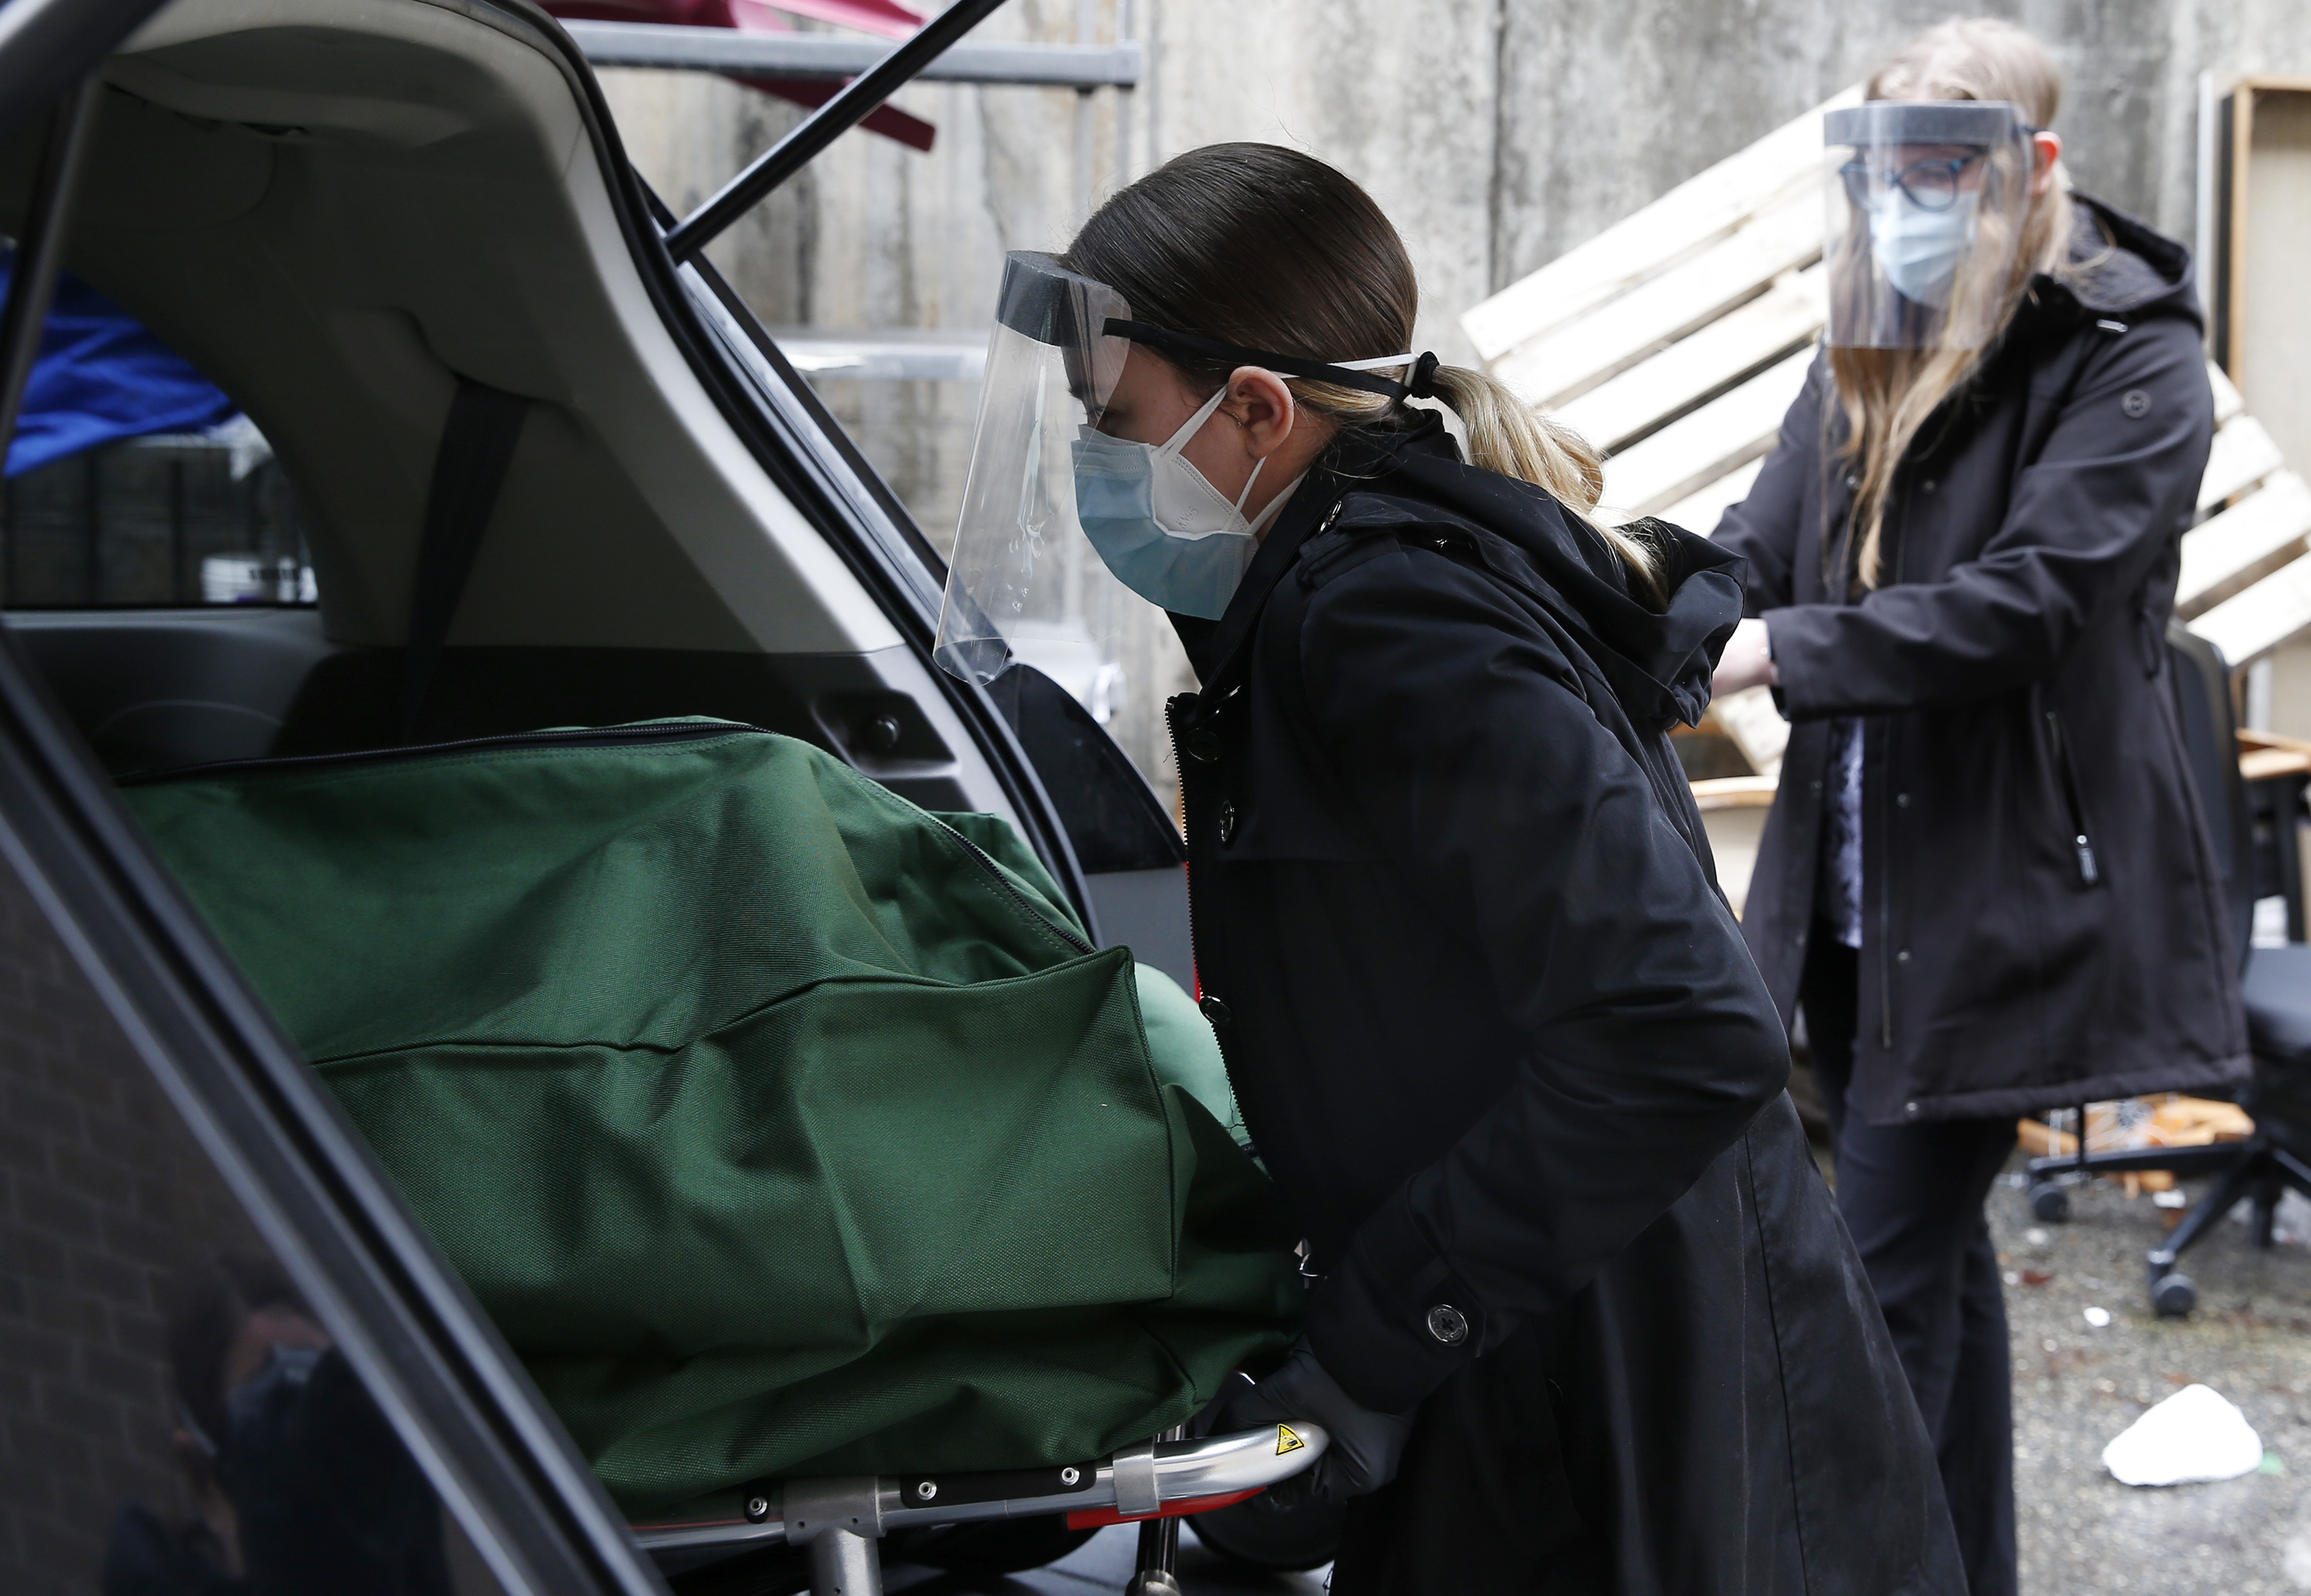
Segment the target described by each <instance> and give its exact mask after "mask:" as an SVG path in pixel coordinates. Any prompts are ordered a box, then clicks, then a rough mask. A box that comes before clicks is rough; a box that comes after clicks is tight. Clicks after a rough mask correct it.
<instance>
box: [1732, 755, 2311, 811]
mask: <svg viewBox="0 0 2311 1596" xmlns="http://www.w3.org/2000/svg"><path fill="white" fill-rule="evenodd" d="M2297 757H2298V758H2299V757H2301V756H2300V755H2297ZM1689 785H1690V786H1691V787H1692V788H1693V807H1695V808H1696V809H1698V810H1700V811H1701V812H1702V813H1703V814H1704V815H1706V814H1708V813H1710V812H1711V811H1712V810H1715V809H1770V808H1772V807H1774V794H1775V792H1777V791H1779V790H1780V789H1781V785H1782V779H1781V778H1780V777H1779V776H1713V777H1711V778H1710V779H1709V780H1707V781H1695V782H1692V783H1690V784H1689Z"/></svg>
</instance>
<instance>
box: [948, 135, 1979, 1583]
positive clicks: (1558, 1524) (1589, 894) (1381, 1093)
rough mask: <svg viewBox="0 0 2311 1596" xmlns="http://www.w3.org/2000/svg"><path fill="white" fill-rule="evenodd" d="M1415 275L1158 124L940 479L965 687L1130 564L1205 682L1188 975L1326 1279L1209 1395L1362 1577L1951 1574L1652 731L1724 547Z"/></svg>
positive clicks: (1291, 175)
mask: <svg viewBox="0 0 2311 1596" xmlns="http://www.w3.org/2000/svg"><path fill="white" fill-rule="evenodd" d="M1417 308H1418V301H1417V290H1416V286H1415V283H1414V277H1413V273H1412V269H1411V266H1410V263H1409V261H1408V259H1407V257H1406V255H1405V252H1404V249H1403V246H1402V244H1401V243H1400V240H1399V239H1398V237H1397V235H1396V232H1395V231H1394V230H1393V229H1392V228H1391V226H1390V225H1389V223H1388V222H1387V220H1386V219H1385V218H1384V217H1383V216H1382V214H1380V212H1379V211H1378V210H1377V209H1376V208H1375V207H1374V205H1373V204H1372V202H1371V200H1370V199H1369V198H1368V197H1367V196H1365V194H1364V193H1363V192H1362V191H1361V190H1360V189H1358V188H1356V186H1355V185H1354V184H1353V183H1351V182H1349V181H1348V180H1347V179H1346V178H1344V177H1342V176H1341V175H1340V174H1339V173H1338V172H1336V171H1334V170H1331V169H1330V168H1329V167H1326V166H1324V165H1322V164H1321V163H1320V162H1318V161H1313V160H1312V159H1310V158H1309V157H1307V156H1305V155H1302V154H1298V153H1294V152H1291V151H1288V150H1282V149H1277V148H1272V147H1269V146H1264V145H1251V144H1236V145H1222V146H1216V147H1213V148H1209V149H1205V150H1199V151H1197V152H1194V153H1190V154H1188V155H1183V156H1182V157H1180V158H1179V159H1177V160H1175V161H1172V162H1170V163H1169V164H1168V165H1166V166H1164V167H1163V168H1162V169H1161V170H1157V171H1156V172H1154V173H1151V174H1150V175H1148V176H1147V177H1146V178H1144V179H1141V180H1140V181H1139V182H1138V183H1136V184H1134V185H1133V186H1132V187H1131V188H1128V189H1126V190H1125V191H1123V192H1122V193H1121V194H1119V195H1118V196H1116V197H1115V198H1114V199H1112V201H1110V202H1109V203H1108V205H1106V206H1105V207H1104V208H1103V209H1102V210H1101V211H1100V213H1099V214H1097V215H1095V216H1094V218H1093V219H1092V220H1091V222H1089V223H1088V224H1087V225H1086V227H1085V229H1084V231H1083V232H1082V234H1081V236H1079V237H1078V238H1077V240H1075V243H1074V245H1073V246H1072V248H1070V249H1068V252H1067V254H1066V255H1065V256H1064V257H1060V258H1059V259H1053V258H1051V257H1033V256H1015V257H1013V260H1012V263H1011V266H1010V269H1009V272H1008V273H1007V277H1006V282H1005V288H1004V292H1003V298H1002V308H1001V310H1000V312H999V323H1000V325H999V330H998V332H997V335H996V342H995V345H994V347H993V349H992V350H991V352H990V364H989V376H988V383H987V388H986V393H985V398H984V400H983V403H982V409H981V420H980V426H979V435H978V440H977V442H976V444H975V446H974V455H973V463H972V470H971V479H970V483H969V484H968V486H967V487H966V490H965V493H964V505H965V508H964V516H963V522H962V526H961V528H960V531H959V535H958V539H957V545H956V553H955V562H954V563H953V566H952V568H951V571H952V574H951V579H950V585H949V589H948V595H947V609H946V618H945V621H944V623H943V627H942V632H943V636H942V643H941V656H940V657H941V658H942V659H943V660H944V661H945V662H946V663H947V664H948V666H949V667H950V668H954V669H956V670H959V671H962V672H964V673H965V674H972V675H975V676H978V677H979V678H980V679H987V677H988V676H990V675H991V674H993V673H995V672H998V671H999V670H1000V669H1001V668H1002V667H1003V666H1004V664H1005V662H1006V661H1007V659H1008V658H1011V657H1012V654H1013V653H1014V651H1021V652H1025V651H1030V650H1033V649H1034V648H1036V647H1039V646H1043V642H1042V641H1039V640H1048V638H1050V637H1051V635H1053V634H1054V629H1055V628H1056V627H1058V626H1059V625H1060V621H1059V620H1057V619H1055V617H1058V616H1060V615H1062V613H1063V612H1064V614H1065V615H1068V616H1072V617H1074V619H1073V620H1072V621H1070V622H1069V623H1068V624H1074V625H1077V626H1078V627H1079V628H1081V629H1084V630H1086V631H1088V629H1090V628H1091V627H1092V626H1093V625H1094V624H1095V620H1096V616H1097V615H1099V614H1102V613H1104V609H1103V606H1107V605H1108V604H1109V603H1110V601H1111V600H1114V599H1116V598H1118V597H1119V596H1123V597H1124V601H1127V602H1138V601H1139V600H1146V601H1152V602H1153V603H1155V604H1156V605H1158V606H1163V607H1164V609H1165V610H1167V611H1168V612H1170V615H1171V617H1172V620H1173V624H1175V625H1176V626H1177V627H1178V630H1179V632H1180V634H1181V636H1182V639H1183V640H1184V641H1186V643H1187V645H1188V649H1189V652H1190V658H1191V659H1192V661H1193V664H1194V666H1195V667H1196V670H1197V673H1198V676H1199V682H1200V685H1201V686H1200V691H1199V692H1198V693H1192V694H1188V695H1185V696H1183V697H1182V698H1180V699H1177V700H1175V701H1174V702H1173V704H1172V705H1171V715H1172V720H1173V732H1174V737H1175V741H1176V744H1177V746H1178V748H1179V752H1180V765H1181V770H1182V776H1183V783H1184V794H1185V807H1186V815H1187V824H1188V840H1189V848H1190V872H1189V878H1190V889H1191V894H1192V910H1193V913H1192V920H1193V927H1194V938H1195V948H1196V957H1197V968H1198V972H1199V977H1200V985H1201V988H1202V992H1201V1005H1202V1008H1203V1011H1204V1013H1205V1015H1206V1016H1207V1017H1208V1019H1209V1020H1210V1021H1211V1023H1212V1025H1213V1027H1214V1029H1215V1030H1216V1031H1217V1033H1218V1035H1219V1037H1220V1038H1221V1042H1222V1045H1223V1048H1224V1050H1225V1053H1226V1056H1227V1062H1228V1068H1229V1072H1230V1075H1231V1077H1232V1079H1233V1081H1234V1086H1235V1090H1236V1092H1237V1095H1238V1097H1239V1100H1240V1103H1241V1105H1242V1108H1243V1113H1244V1116H1245V1119H1246V1121H1247V1122H1248V1123H1249V1125H1250V1127H1251V1131H1252V1134H1253V1136H1254V1138H1255V1139H1256V1142H1257V1145H1258V1147H1259V1151H1260V1156H1262V1158H1263V1159H1264V1160H1265V1162H1266V1164H1267V1166H1268V1168H1269V1170H1270V1172H1271V1173H1273V1174H1274V1176H1275V1177H1276V1179H1277V1180H1278V1182H1279V1184H1280V1185H1281V1187H1282V1188H1283V1190H1284V1192H1285V1194H1286V1197H1287V1199H1289V1201H1290V1203H1291V1205H1292V1208H1293V1210H1294V1212H1295V1216H1296V1218H1297V1220H1298V1223H1299V1225H1301V1227H1302V1228H1303V1230H1304V1234H1305V1235H1306V1238H1307V1242H1308V1246H1309V1250H1310V1253H1311V1260H1312V1269H1314V1270H1315V1271H1318V1272H1320V1273H1321V1280H1320V1281H1319V1282H1318V1283H1317V1284H1316V1285H1315V1286H1314V1287H1313V1289H1312V1292H1311V1294H1310V1296H1309V1305H1308V1320H1307V1326H1306V1337H1305V1339H1304V1341H1303V1342H1302V1343H1301V1344H1300V1345H1299V1346H1298V1347H1296V1348H1295V1350H1294V1351H1293V1353H1292V1355H1291V1356H1290V1357H1289V1358H1288V1359H1287V1360H1286V1362H1285V1363H1284V1365H1282V1366H1281V1367H1280V1368H1278V1369H1276V1370H1273V1371H1265V1372H1263V1373H1265V1374H1266V1377H1265V1378H1264V1379H1261V1380H1260V1381H1259V1382H1257V1383H1256V1384H1253V1383H1250V1382H1245V1383H1243V1384H1242V1385H1241V1386H1240V1388H1239V1389H1238V1390H1237V1391H1234V1393H1233V1394H1231V1395H1229V1396H1227V1397H1226V1398H1225V1400H1224V1402H1223V1404H1222V1406H1221V1408H1220V1410H1219V1411H1218V1412H1217V1415H1216V1416H1214V1417H1215V1421H1216V1422H1217V1425H1219V1426H1223V1427H1227V1428H1236V1427H1248V1426H1252V1425H1256V1424H1260V1423H1262V1422H1267V1421H1272V1420H1276V1419H1285V1420H1306V1421H1313V1422H1315V1423H1317V1424H1320V1425H1321V1426H1324V1428H1325V1429H1326V1431H1327V1433H1328V1435H1329V1436H1330V1451H1329V1452H1327V1453H1326V1455H1325V1456H1324V1457H1323V1458H1322V1459H1321V1461H1319V1463H1318V1464H1317V1465H1316V1466H1315V1468H1314V1469H1313V1470H1311V1471H1310V1473H1309V1474H1307V1475H1305V1476H1303V1477H1301V1479H1300V1480H1299V1481H1297V1482H1295V1489H1296V1490H1297V1491H1299V1492H1302V1493H1310V1494H1313V1495H1316V1496H1324V1497H1330V1498H1333V1499H1345V1500H1346V1502H1347V1527H1346V1531H1345V1538H1344V1540H1343V1542H1342V1544H1341V1547H1340V1550H1339V1561H1338V1564H1337V1570H1336V1574H1335V1577H1334V1583H1333V1589H1334V1591H1335V1592H1339V1593H1340V1596H1367V1593H1371V1592H1387V1593H1391V1596H1394V1593H1398V1592H1405V1593H1412V1592H1420V1593H1426V1592H1435V1593H1437V1596H1445V1593H1448V1592H1449V1593H1450V1596H1479V1593H1487V1592H1523V1591H1534V1590H1542V1589H1546V1590H1548V1591H1551V1592H1615V1593H1620V1596H1640V1593H1643V1596H1666V1593H1671V1592H1674V1593H1678V1596H1704V1593H1711V1592H1727V1593H1728V1596H1731V1593H1732V1592H1744V1593H1746V1596H1761V1593H1768V1592H1771V1593H1780V1592H1788V1593H1790V1596H1796V1593H1797V1592H1826V1591H1835V1592H1853V1593H1855V1596H1862V1593H1864V1592H1867V1593H1869V1596H1890V1593H1893V1592H1937V1593H1954V1592H1958V1591H1960V1590H1961V1589H1962V1586H1963V1580H1962V1577H1961V1575H1960V1574H1959V1573H1958V1563H1957V1548H1956V1542H1955V1540H1954V1539H1953V1538H1952V1536H1951V1532H1950V1530H1949V1518H1948V1513H1947V1512H1946V1510H1945V1509H1944V1507H1943V1504H1942V1499H1941V1490H1940V1482H1939V1480H1938V1478H1937V1477H1936V1475H1935V1473H1934V1470H1933V1462H1932V1454H1931V1452H1930V1449H1929V1447H1928V1445H1927V1442H1926V1439H1925V1435H1924V1432H1923V1426H1921V1425H1920V1423H1919V1420H1918V1417H1917V1414H1916V1409H1915V1406H1914V1403H1913V1402H1912V1400H1911V1399H1910V1396H1909V1392H1908V1389H1907V1387H1906V1385H1905V1383H1904V1382H1903V1378H1902V1374H1901V1371H1900V1368H1899V1365H1898V1364H1897V1362H1896V1360H1895V1357H1894V1354H1893V1350H1892V1347H1891V1344H1890V1342H1889V1340H1888V1337H1887V1333H1886V1330H1885V1327H1884V1324H1883V1322H1882V1321H1880V1320H1879V1317H1878V1315H1877V1313H1876V1312H1875V1310H1874V1309H1873V1308H1872V1307H1871V1305H1870V1303H1869V1297H1868V1292H1867V1286H1866V1282H1865V1280H1864V1278H1863V1277H1862V1272H1861V1269H1860V1264H1859V1261H1858V1260H1857V1259H1856V1258H1855V1257H1854V1255H1853V1250H1852V1247H1851V1244H1850V1243H1848V1242H1847V1240H1846V1238H1845V1235H1844V1231H1843V1229H1842V1228H1841V1227H1840V1225H1838V1223H1837V1219H1836V1215H1835V1213H1834V1212H1833V1211H1832V1208H1831V1201H1830V1198H1829V1195H1828V1193H1827V1190H1826V1188H1825V1186H1824V1184H1823V1182H1822V1180H1821V1178H1820V1176H1819V1174H1818V1172H1817V1171H1816V1169H1815V1167H1814V1165H1813V1163H1812V1161H1811V1158H1810V1154H1809V1151H1808V1148H1807V1147H1806V1143H1805V1138H1804V1136H1803V1134H1802V1132H1801V1129H1800V1127H1799V1125H1798V1121H1797V1118H1796V1115H1795V1113H1794V1112H1793V1111H1792V1108H1791V1106H1790V1103H1789V1101H1788V1099H1787V1097H1786V1096H1785V1095H1783V1090H1782V1087H1783V1081H1784V1079H1785V1077H1786V1076H1787V1072H1788V1068H1789V1054H1788V1048H1787V1043H1786V1041H1785V1038H1784V1036H1783V1029H1782V1025H1781V1022H1780V1020H1779V1018H1778V1017H1777V1016H1775V1013H1774V1009H1773V1005H1772V1001H1771V999H1770V997H1769V995H1768V994H1767V992H1766V989H1765V987H1764V986H1763V984H1762V983H1761V981H1759V979H1758V977H1757V970H1756V967H1755V965H1754V964H1753V962H1752V961H1751V959H1750V957H1749V954H1748V952H1747V950H1746V949H1745V948H1743V946H1741V943H1740V929H1739V928H1738V926H1737V925H1736V923H1735V921H1734V920H1733V917H1732V915H1731V913H1730V912H1729V911H1728V909H1727V907H1726V904H1725V902H1724V900H1723V899H1722V896H1721V895H1720V894H1718V892H1717V890H1716V887H1715V885H1714V876H1713V873H1712V867H1711V863H1710V859H1709V850H1708V846H1707V843H1706V842H1705V838H1704V835H1703V832H1702V828H1701V824H1700V822H1699V818H1698V816H1697V815H1696V812H1695V809H1694V806H1693V803H1692V799H1691V796H1690V792H1689V789H1688V788H1687V784H1686V781H1685V779H1684V777H1683V775H1682V773H1681V772H1680V771H1679V765H1678V761H1677V759H1676V756H1675V755H1674V754H1672V753H1671V751H1670V745H1669V742H1668V737H1667V733H1668V731H1669V729H1670V728H1671V727H1673V726H1675V725H1677V724H1678V723H1679V722H1680V721H1688V722H1689V721H1691V720H1695V719H1696V718H1697V717H1698V716H1699V715H1700V714H1701V712H1702V711H1703V709H1704V707H1705V703H1706V702H1707V693H1708V682H1709V673H1710V669H1711V667H1712V664H1713V661H1714V657H1715V654H1716V651H1717V650H1718V649H1719V648H1720V647H1721V646H1722V642H1723V640H1724V639H1725V638H1726V637H1727V636H1729V635H1730V634H1731V632H1732V630H1733V627H1734V625H1735V624H1736V622H1737V621H1738V619H1739V617H1740V602H1741V601H1740V575H1739V565H1738V563H1737V562H1735V561H1734V560H1732V559H1731V557H1729V556H1728V555H1726V554H1724V553H1723V552H1722V551H1721V550H1718V549H1715V548H1714V547H1712V546H1711V545H1709V544H1707V543H1706V542H1705V541H1703V540H1701V539H1699V538H1696V537H1693V536H1689V535H1687V534H1686V533H1683V532H1680V531H1679V530H1677V529H1676V528H1670V527H1668V526H1666V525H1662V524H1660V523H1641V524H1639V525H1636V526H1634V527H1631V528H1625V529H1622V530H1620V531H1608V530H1606V529H1604V528H1600V527H1599V526H1598V525H1596V524H1595V523H1593V522H1592V520H1591V519H1589V514H1588V512H1589V511H1590V510H1591V509H1592V507H1593V505H1594V504H1595V502H1596V499H1597V494H1598V492H1599V486H1600V471H1599V467H1598V462H1597V458H1596V456H1595V455H1594V454H1593V453H1592V451H1591V450H1590V449H1588V448H1587V447H1586V446H1585V445H1583V443H1582V442H1581V441H1580V440H1578V439H1576V438H1574V437H1572V436H1571V435H1569V434H1567V433H1565V432H1561V431H1559V430H1557V429H1556V428H1554V427H1553V426H1551V425H1549V424H1548V423H1546V422H1545V421H1543V420H1542V419H1541V418H1540V417H1539V416H1538V415H1536V414H1534V413H1533V412H1532V411H1531V410H1530V408H1529V407H1527V406H1524V405H1523V404H1522V403H1521V402H1519V401H1518V400H1517V399H1516V398H1515V397H1513V395H1512V394H1510V393H1509V392H1508V391H1507V390H1505V389H1504V388H1501V387H1500V386H1499V385H1497V384H1496V383H1495V382H1494V381H1493V380H1492V379H1489V378H1487V377H1485V376H1483V375H1481V374H1479V373H1477V372H1475V371H1462V370H1458V369H1455V368H1452V367H1449V366H1440V365H1438V363H1437V362H1436V361H1435V357H1434V356H1433V355H1426V354H1424V355H1419V356H1417V357H1416V356H1414V355H1413V354H1411V353H1407V351H1408V350H1409V349H1410V347H1411V344H1410V343H1409V340H1410V338H1411V336H1412V330H1413V326H1414V322H1415V318H1416V316H1417ZM1431 398H1435V399H1441V400H1442V401H1443V403H1444V404H1446V405H1449V406H1451V407H1452V410H1453V411H1454V412H1455V413H1457V414H1458V415H1459V417H1460V420H1461V423H1462V425H1463V427H1464V429H1465V432H1466V436H1467V440H1468V444H1467V449H1466V453H1465V455H1464V453H1463V451H1462V449H1461V448H1460V447H1458V446H1456V444H1455V442H1454V440H1453V439H1452V436H1451V435H1450V434H1449V433H1448V432H1447V431H1446V429H1445V427H1444V425H1443V418H1442V416H1441V415H1440V414H1438V413H1437V412H1436V411H1435V409H1433V408H1428V407H1425V406H1423V405H1422V404H1420V403H1419V402H1420V401H1425V400H1429V399H1431ZM1109 573H1112V575H1111V574H1109ZM1100 583H1106V584H1108V586H1107V587H1106V588H1101V587H1099V586H1098V584H1100ZM1129 595H1137V596H1138V599H1130V598H1129ZM1069 606H1072V607H1069ZM1023 627H1024V630H1023V629H1022V628H1023Z"/></svg>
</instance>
